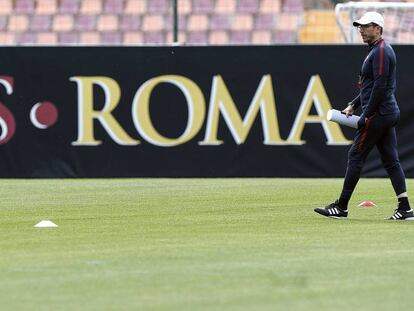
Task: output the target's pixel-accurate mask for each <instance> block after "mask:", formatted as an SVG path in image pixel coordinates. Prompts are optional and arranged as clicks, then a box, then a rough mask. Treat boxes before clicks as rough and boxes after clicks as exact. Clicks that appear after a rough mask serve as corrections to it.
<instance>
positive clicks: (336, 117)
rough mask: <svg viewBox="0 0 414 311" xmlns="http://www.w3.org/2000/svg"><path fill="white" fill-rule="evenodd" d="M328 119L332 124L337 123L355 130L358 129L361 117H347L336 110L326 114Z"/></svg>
mask: <svg viewBox="0 0 414 311" xmlns="http://www.w3.org/2000/svg"><path fill="white" fill-rule="evenodd" d="M326 119H328V121H332V122H336V123H338V124H341V125H345V126H349V127H353V128H355V129H356V128H358V120H359V116H356V115H352V116H348V117H347V116H346V114H345V112H342V111H339V110H335V109H331V110H329V111H328V113H327V114H326Z"/></svg>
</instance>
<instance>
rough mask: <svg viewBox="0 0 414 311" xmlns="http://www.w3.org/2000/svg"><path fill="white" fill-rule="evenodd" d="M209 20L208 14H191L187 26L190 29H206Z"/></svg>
mask: <svg viewBox="0 0 414 311" xmlns="http://www.w3.org/2000/svg"><path fill="white" fill-rule="evenodd" d="M208 26H209V21H208V17H207V16H206V15H199V14H197V15H191V16H190V17H189V18H188V23H187V28H188V30H189V31H206V30H208Z"/></svg>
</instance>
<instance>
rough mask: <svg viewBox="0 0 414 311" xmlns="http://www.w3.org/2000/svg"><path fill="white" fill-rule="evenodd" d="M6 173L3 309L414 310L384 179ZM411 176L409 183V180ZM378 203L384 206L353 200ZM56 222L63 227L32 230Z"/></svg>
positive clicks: (1, 213) (399, 227) (412, 270)
mask: <svg viewBox="0 0 414 311" xmlns="http://www.w3.org/2000/svg"><path fill="white" fill-rule="evenodd" d="M341 186H342V180H341V179H100V180H94V179H86V180H76V179H74V180H71V179H66V180H4V179H3V180H0V195H1V203H0V236H1V241H0V309H1V310H100V311H101V310H117V311H118V310H174V311H175V310H177V311H183V310H189V311H190V310H191V311H197V310H226V311H227V310H246V311H247V310H248V311H260V310H318V311H319V310H410V309H412V308H413V307H414V301H413V298H412V296H411V295H412V292H413V290H414V266H413V264H414V222H390V221H385V220H384V218H385V217H387V216H390V215H391V213H392V212H393V210H394V208H395V199H394V194H393V192H392V187H391V185H390V182H389V181H388V180H387V179H362V180H361V181H360V183H359V185H358V188H357V191H356V193H355V194H354V197H353V199H352V201H351V207H350V215H349V219H346V220H333V219H328V218H324V217H322V216H320V215H317V214H316V213H314V212H313V208H314V207H318V206H323V205H325V204H327V203H330V202H331V201H332V200H334V199H335V198H336V197H337V195H338V193H339V191H340V189H341ZM413 186H414V183H413V181H412V180H408V189H409V190H410V189H413ZM363 200H372V201H374V202H375V203H377V204H378V207H376V208H361V207H356V205H357V204H358V203H359V202H360V201H363ZM42 219H49V220H52V221H54V222H55V223H57V224H58V225H59V227H58V228H46V229H39V228H34V227H33V226H34V225H35V224H36V223H37V222H39V221H40V220H42Z"/></svg>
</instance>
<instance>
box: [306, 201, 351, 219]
mask: <svg viewBox="0 0 414 311" xmlns="http://www.w3.org/2000/svg"><path fill="white" fill-rule="evenodd" d="M314 211H315V212H317V213H318V214H321V215H323V216H326V217H331V218H336V219H342V218H346V217H348V210H345V211H344V210H342V209H340V208H339V203H338V200H336V201H335V202H334V203H331V204H329V205H328V206H326V207H325V208H315V209H314Z"/></svg>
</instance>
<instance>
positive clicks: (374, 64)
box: [315, 12, 414, 220]
mask: <svg viewBox="0 0 414 311" xmlns="http://www.w3.org/2000/svg"><path fill="white" fill-rule="evenodd" d="M353 25H354V26H355V27H358V30H359V32H360V34H361V37H362V40H363V41H364V42H365V43H367V44H368V46H369V50H368V55H367V57H366V58H365V60H364V62H363V64H362V68H361V72H360V75H359V81H358V85H359V88H360V93H359V95H358V96H357V97H356V98H355V99H354V100H352V101H351V102H350V103H349V104H348V107H346V108H345V109H344V110H343V112H344V113H345V114H346V115H347V116H350V115H352V114H353V113H354V111H355V110H356V109H357V108H358V107H361V110H362V114H361V118H360V119H359V122H358V130H357V132H356V135H355V138H354V142H353V144H352V146H351V149H350V150H349V153H348V164H347V169H346V174H345V179H344V184H343V188H342V192H341V195H340V197H339V199H338V200H336V201H335V202H334V203H331V204H329V205H328V206H326V207H325V208H316V209H315V212H317V213H319V214H321V215H323V216H327V217H332V218H346V217H347V216H348V202H349V200H350V198H351V196H352V193H353V191H354V189H355V187H356V185H357V183H358V180H359V178H360V174H361V169H362V167H363V165H364V162H365V159H366V158H367V156H368V154H369V152H370V151H371V150H372V149H373V148H374V147H375V146H377V148H378V151H379V152H380V154H381V160H382V163H383V166H384V168H385V169H386V171H387V173H388V176H389V177H390V180H391V183H392V186H393V188H394V191H395V194H396V196H397V199H398V207H397V209H396V210H395V211H394V214H393V215H392V216H391V217H390V218H389V219H390V220H414V213H413V210H412V209H411V207H410V203H409V202H408V196H407V190H406V184H405V175H404V171H403V170H402V168H401V165H400V160H399V157H398V151H397V138H396V132H395V126H396V124H397V123H398V120H399V117H400V110H399V108H398V105H397V101H396V99H395V95H394V93H395V86H396V58H395V53H394V50H393V49H392V47H391V46H390V45H389V44H387V43H386V42H385V41H384V39H382V32H383V29H384V19H383V17H382V16H381V14H379V13H377V12H367V13H365V14H364V15H363V16H362V17H361V18H360V19H358V20H356V21H355V22H354V23H353Z"/></svg>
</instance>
